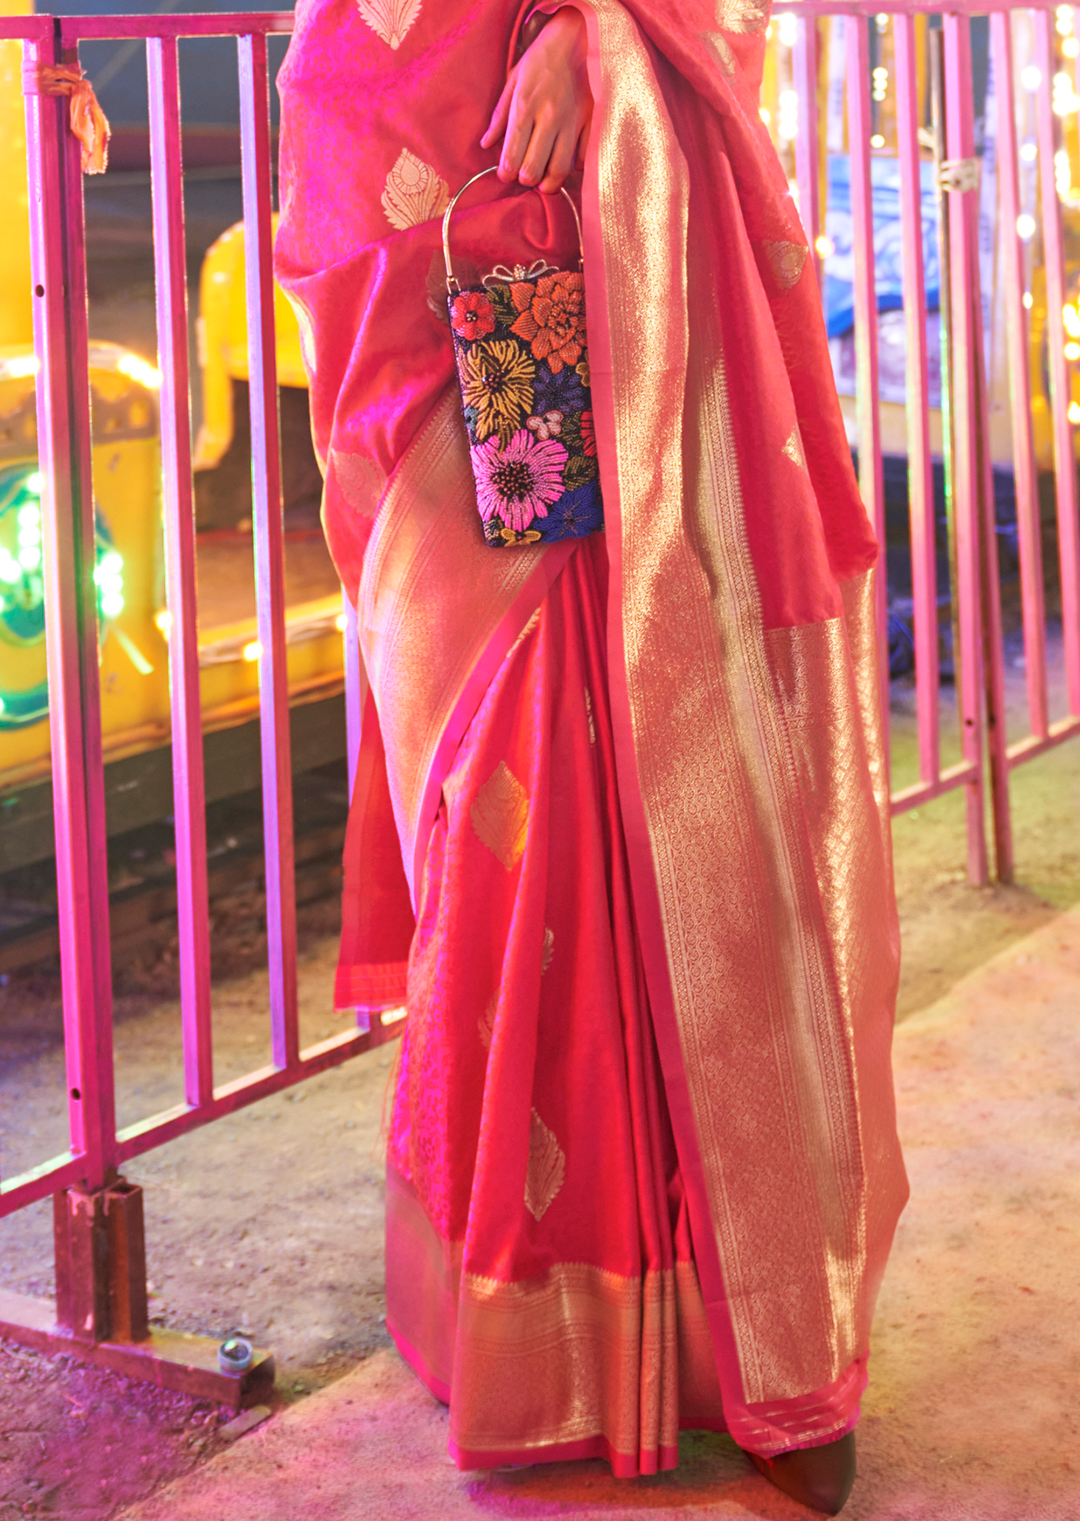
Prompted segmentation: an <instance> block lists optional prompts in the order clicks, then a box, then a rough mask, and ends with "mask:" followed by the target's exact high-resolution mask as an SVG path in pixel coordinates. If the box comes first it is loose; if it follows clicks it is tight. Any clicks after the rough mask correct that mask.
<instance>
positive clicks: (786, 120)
mask: <svg viewBox="0 0 1080 1521" xmlns="http://www.w3.org/2000/svg"><path fill="white" fill-rule="evenodd" d="M778 107H779V109H778V110H777V113H776V131H777V134H778V135H779V136H780V137H782V138H783V140H784V141H785V142H786V143H790V142H791V141H792V140H793V139H794V138H796V137H798V135H799V97H798V94H797V92H796V91H795V90H781V91H780V98H779V101H778Z"/></svg>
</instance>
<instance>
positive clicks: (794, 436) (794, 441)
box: [780, 423, 806, 470]
mask: <svg viewBox="0 0 1080 1521" xmlns="http://www.w3.org/2000/svg"><path fill="white" fill-rule="evenodd" d="M780 452H781V454H786V455H787V457H788V459H789V460H792V461H793V462H794V463H795V464H796V465H798V467H799V469H800V470H805V469H806V457H805V455H804V454H803V448H802V439H801V438H800V437H799V425H798V423H796V424H795V426H794V427H793V428H792V430H791V433H790V436H789V437H788V441H787V443H786V444H785V445H784V447H783V449H782V450H781V451H780Z"/></svg>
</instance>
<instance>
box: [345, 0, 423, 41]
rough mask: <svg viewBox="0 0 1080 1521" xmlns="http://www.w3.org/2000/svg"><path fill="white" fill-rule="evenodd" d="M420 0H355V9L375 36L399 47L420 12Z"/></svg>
mask: <svg viewBox="0 0 1080 1521" xmlns="http://www.w3.org/2000/svg"><path fill="white" fill-rule="evenodd" d="M420 5H421V0H356V9H357V10H358V11H359V12H360V15H361V16H362V17H363V19H364V20H365V21H366V22H367V24H368V26H370V28H371V30H372V31H373V32H374V33H375V35H376V37H381V38H382V40H383V41H384V42H388V43H389V44H390V46H391V47H392V48H399V47H400V46H401V40H402V38H403V37H404V36H405V33H406V32H407V31H408V30H409V28H410V27H411V26H412V24H413V22H414V21H415V20H416V18H417V16H419V14H420Z"/></svg>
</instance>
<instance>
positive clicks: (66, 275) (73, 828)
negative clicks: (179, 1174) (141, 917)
mask: <svg viewBox="0 0 1080 1521" xmlns="http://www.w3.org/2000/svg"><path fill="white" fill-rule="evenodd" d="M58 38H59V22H57V23H56V30H55V31H54V33H53V35H52V36H51V37H49V38H47V39H44V40H41V41H35V42H30V43H27V44H25V46H24V53H23V58H24V91H25V98H26V128H27V162H28V172H29V179H30V260H31V278H32V280H33V291H34V350H35V353H36V355H37V359H38V366H39V367H38V372H37V381H36V401H37V422H38V459H39V463H40V467H41V475H42V482H43V486H42V506H43V509H44V510H43V514H42V530H43V537H44V544H43V550H44V578H45V649H46V660H47V666H48V677H49V724H50V730H51V737H52V776H53V809H54V817H55V827H56V893H57V913H58V919H59V930H60V975H61V983H62V987H63V1000H64V1046H65V1051H66V1056H67V1084H68V1117H69V1124H70V1132H71V1148H72V1150H73V1151H74V1152H75V1153H76V1154H81V1155H84V1156H85V1159H86V1172H85V1182H86V1185H87V1187H89V1188H90V1189H97V1188H100V1187H101V1185H102V1184H103V1183H104V1181H105V1179H106V1177H107V1175H108V1173H109V1170H110V1169H111V1168H112V1166H113V1164H114V1159H115V1152H116V1112H115V1098H114V1088H113V1064H112V1063H113V1054H112V974H111V968H110V958H109V933H108V903H109V893H108V873H107V857H106V833H105V793H104V782H103V771H102V753H101V701H100V691H99V686H98V628H97V596H96V588H95V583H94V569H95V543H94V491H93V480H92V461H91V450H90V378H89V359H88V352H87V350H88V342H87V312H86V256H85V248H84V224H83V192H82V166H81V162H80V156H79V143H78V141H77V140H76V139H75V137H74V136H73V135H72V133H71V132H70V131H69V130H68V128H67V122H66V117H67V110H68V103H67V101H66V100H64V99H56V98H53V97H50V96H47V95H42V94H40V93H39V90H38V77H39V70H40V68H41V66H52V67H55V65H56V64H58V63H61V62H76V63H77V62H78V57H77V52H73V54H72V57H71V58H68V57H67V56H66V55H64V54H62V53H61V52H60V49H59V45H58Z"/></svg>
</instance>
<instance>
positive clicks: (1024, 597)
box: [990, 11, 1050, 739]
mask: <svg viewBox="0 0 1080 1521" xmlns="http://www.w3.org/2000/svg"><path fill="white" fill-rule="evenodd" d="M990 45H991V56H992V58H993V66H994V86H995V92H996V96H997V144H998V172H999V176H1000V180H999V183H1000V196H1001V202H1000V204H1001V226H1000V228H999V231H998V235H999V238H1000V250H1001V267H1002V283H1003V288H1004V295H1005V336H1006V342H1007V345H1008V355H1009V404H1010V417H1011V422H1012V452H1013V481H1014V485H1015V495H1016V522H1017V529H1018V532H1019V538H1020V595H1021V604H1022V612H1023V622H1024V659H1025V665H1026V672H1025V675H1026V680H1027V701H1028V722H1029V725H1030V728H1031V732H1032V733H1033V734H1035V735H1037V736H1038V738H1039V739H1045V738H1046V736H1047V733H1048V732H1049V722H1050V720H1049V714H1048V711H1047V702H1046V607H1045V596H1044V591H1043V560H1042V526H1041V522H1040V516H1039V486H1038V475H1037V472H1036V467H1035V443H1034V436H1033V430H1032V421H1031V364H1030V359H1029V357H1028V320H1027V311H1026V309H1025V307H1024V256H1023V246H1022V244H1021V241H1020V234H1019V233H1018V232H1017V230H1016V222H1017V218H1018V217H1019V215H1020V205H1021V202H1020V169H1019V164H1018V161H1017V149H1016V105H1015V99H1016V97H1015V93H1014V92H1015V88H1016V86H1015V80H1014V72H1013V57H1012V38H1011V27H1010V16H1009V13H1008V12H1006V11H1000V12H998V13H997V14H995V15H993V16H991V18H990Z"/></svg>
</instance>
